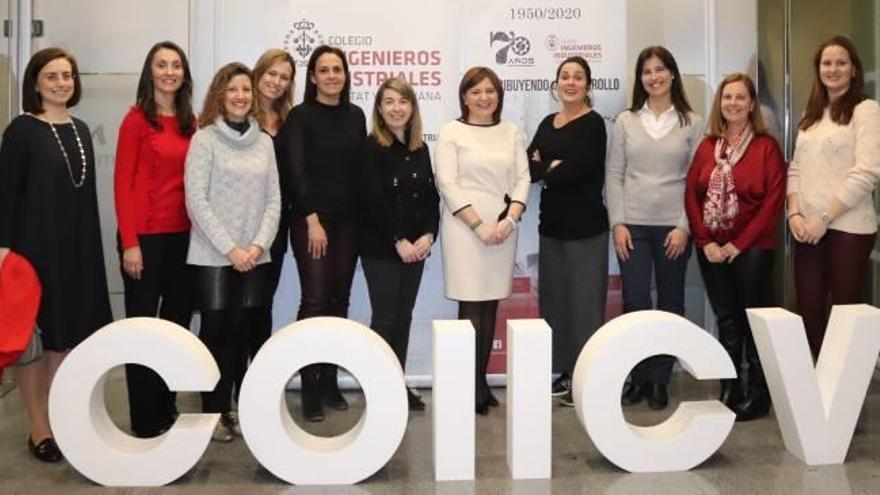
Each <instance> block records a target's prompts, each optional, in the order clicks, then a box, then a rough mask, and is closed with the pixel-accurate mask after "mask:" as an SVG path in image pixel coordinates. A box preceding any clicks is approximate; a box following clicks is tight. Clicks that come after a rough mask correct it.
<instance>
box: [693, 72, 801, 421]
mask: <svg viewBox="0 0 880 495" xmlns="http://www.w3.org/2000/svg"><path fill="white" fill-rule="evenodd" d="M707 134H708V135H707V137H706V138H705V139H703V141H702V142H701V143H700V145H699V147H698V148H697V151H696V154H695V155H694V160H693V163H692V164H691V168H690V171H689V172H688V176H687V185H686V189H685V209H686V210H687V215H688V220H689V222H690V226H691V232H693V235H694V242H695V244H696V247H697V248H698V249H697V259H698V261H699V264H700V271H701V272H702V274H703V280H704V281H705V283H706V292H707V294H708V296H709V302H710V303H711V304H712V309H713V310H714V311H715V315H716V317H717V322H718V338H719V340H720V341H721V345H723V346H724V348H725V349H726V350H727V352H728V354H730V358H731V359H732V360H733V363H734V366H735V367H736V369H737V378H736V379H732V380H722V382H721V398H720V399H719V400H721V401H722V402H724V404H725V405H727V406H728V407H730V408H732V409H733V410H734V412H736V419H737V421H748V420H750V419H755V418H758V417H762V416H766V415H767V414H768V413H769V412H770V395H769V394H768V392H767V383H766V381H765V380H764V373H763V371H762V368H761V362H760V360H759V358H758V353H757V350H756V349H755V342H754V339H753V338H752V334H751V331H750V329H749V322H748V319H747V318H746V312H745V310H746V308H752V307H762V306H769V305H771V304H772V294H771V284H770V283H768V282H769V279H768V274H769V273H771V271H772V269H773V256H774V255H773V250H774V249H775V247H776V239H775V227H776V222H777V220H778V218H779V215H780V213H781V210H782V203H783V200H784V196H785V162H784V160H783V157H782V152H781V151H780V150H779V145H778V144H777V143H776V140H775V139H773V138H772V137H771V136H770V135H769V134H767V127H766V125H765V124H764V121H763V119H762V118H761V113H760V112H759V111H758V108H757V94H756V92H755V85H754V83H753V82H752V80H751V79H750V78H749V76H747V75H745V74H741V73H736V74H731V75H729V76H727V77H726V78H725V79H724V80H723V81H722V82H721V85H720V86H719V88H718V92H717V93H716V95H715V102H714V104H713V106H712V112H711V114H710V116H709V126H708V132H707ZM744 355H745V358H746V360H747V361H748V363H749V373H748V387H747V392H746V394H745V395H744V394H743V390H742V387H743V383H744V381H743V379H742V364H743V363H742V361H743V356H744Z"/></svg>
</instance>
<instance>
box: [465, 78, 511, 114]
mask: <svg viewBox="0 0 880 495" xmlns="http://www.w3.org/2000/svg"><path fill="white" fill-rule="evenodd" d="M483 79H488V80H489V82H490V83H492V86H493V87H494V88H495V92H496V93H498V108H496V109H495V111H494V112H492V122H499V121H500V120H501V110H502V108H503V107H504V86H503V85H502V84H501V79H499V78H498V74H496V73H495V71H493V70H492V69H490V68H488V67H471V68H470V69H468V70H467V72H465V73H464V76H462V78H461V84H459V85H458V106H459V107H460V108H461V117H460V118H461V120H463V121H467V119H468V107H467V105H465V95H466V94H467V92H468V91H470V89H471V88H473V87H474V86H476V85H477V84H480V83H481V82H483Z"/></svg>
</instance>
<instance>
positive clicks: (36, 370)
mask: <svg viewBox="0 0 880 495" xmlns="http://www.w3.org/2000/svg"><path fill="white" fill-rule="evenodd" d="M22 88H23V89H22V107H23V108H24V110H25V112H26V114H25V115H21V116H19V117H16V118H15V119H13V120H12V122H10V123H9V127H7V128H6V131H5V132H4V133H3V143H2V146H0V265H2V263H3V260H4V259H5V257H6V255H7V254H8V253H9V251H10V250H11V251H15V252H17V253H19V254H21V255H22V256H24V257H25V258H27V259H28V261H30V263H31V264H32V265H33V266H34V268H35V269H36V271H37V275H38V276H39V278H40V283H41V284H42V299H41V300H40V309H39V313H38V315H37V332H39V336H40V342H41V343H42V346H43V350H44V351H45V352H44V354H43V356H42V357H41V358H39V359H37V360H35V361H32V362H30V363H29V364H27V365H23V366H21V368H20V369H19V374H18V379H19V383H18V385H19V388H20V389H21V395H22V399H23V400H24V403H25V406H26V407H27V414H28V425H29V428H30V434H29V436H28V448H29V450H30V451H31V453H32V454H33V455H34V457H36V458H37V459H39V460H41V461H46V462H58V461H59V460H61V457H62V456H61V452H60V451H59V450H58V446H57V445H56V444H55V441H54V440H53V438H52V429H51V427H50V425H49V417H48V398H49V384H50V383H52V378H53V377H54V375H55V371H56V370H57V369H58V366H59V365H60V364H61V361H62V360H63V359H64V356H65V355H66V354H67V352H68V351H69V350H70V349H72V348H73V347H75V346H76V345H77V344H79V343H80V342H81V341H83V340H84V339H85V338H86V337H88V336H89V335H91V334H92V332H94V331H95V330H97V329H98V328H100V327H102V326H104V325H106V324H108V323H110V322H111V321H112V317H111V314H110V301H109V299H108V295H107V279H106V278H105V276H104V257H103V254H102V251H101V228H100V222H99V220H98V202H97V197H96V194H95V155H94V150H93V148H92V140H91V134H90V133H89V128H88V126H86V124H85V123H84V122H82V121H80V120H78V119H74V118H72V117H71V116H70V113H68V108H69V107H72V106H74V105H76V103H77V102H78V101H79V98H80V95H81V94H82V87H81V85H80V80H79V73H78V71H77V66H76V61H75V60H74V58H73V57H72V56H71V55H69V54H68V53H66V52H65V51H63V50H61V49H60V48H46V49H43V50H40V51H38V52H37V53H35V54H34V56H33V57H31V60H30V62H28V65H27V68H26V69H25V75H24V82H23V84H22Z"/></svg>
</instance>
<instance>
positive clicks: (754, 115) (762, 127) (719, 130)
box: [706, 72, 767, 137]
mask: <svg viewBox="0 0 880 495" xmlns="http://www.w3.org/2000/svg"><path fill="white" fill-rule="evenodd" d="M735 82H741V83H743V85H745V87H746V90H747V91H748V92H749V97H750V98H751V99H752V106H753V108H752V109H751V110H749V123H750V124H752V132H754V133H755V134H756V135H757V134H767V124H765V123H764V117H763V116H762V115H761V111H760V109H759V108H758V92H757V91H756V90H755V83H754V82H753V81H752V78H751V77H749V75H748V74H743V73H742V72H734V73H733V74H730V75H729V76H727V77H725V78H724V80H723V81H721V84H719V85H718V91H716V92H715V99H714V101H713V102H712V111H711V112H710V113H709V125H708V126H706V135H708V136H713V137H724V131H725V130H727V122H726V121H725V120H724V116H723V115H721V93H723V92H724V87H725V86H727V85H728V84H731V83H735Z"/></svg>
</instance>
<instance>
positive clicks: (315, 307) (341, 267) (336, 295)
mask: <svg viewBox="0 0 880 495" xmlns="http://www.w3.org/2000/svg"><path fill="white" fill-rule="evenodd" d="M321 225H322V226H323V227H324V231H325V232H326V233H327V254H326V255H324V257H323V258H321V259H317V260H316V259H314V258H312V255H311V254H309V251H308V248H309V228H308V225H307V224H306V219H305V218H303V217H294V218H292V219H291V225H290V243H291V245H292V247H293V256H294V258H295V259H296V268H297V271H298V272H299V285H300V291H301V295H300V297H301V299H300V304H299V313H298V314H297V317H296V319H297V320H302V319H305V318H311V317H314V316H338V317H340V318H345V317H346V316H348V298H349V294H350V293H351V281H352V279H353V278H354V269H355V266H356V265H357V251H356V248H357V246H356V245H357V223H356V222H355V221H353V220H352V221H338V222H333V221H322V222H321Z"/></svg>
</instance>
